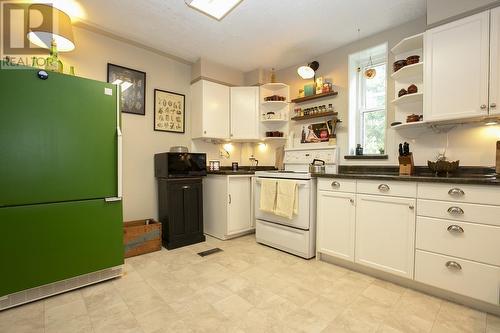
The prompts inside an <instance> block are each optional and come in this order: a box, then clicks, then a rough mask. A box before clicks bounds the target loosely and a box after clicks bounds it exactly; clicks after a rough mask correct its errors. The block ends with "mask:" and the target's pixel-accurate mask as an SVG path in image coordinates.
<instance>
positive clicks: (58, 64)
mask: <svg viewBox="0 0 500 333" xmlns="http://www.w3.org/2000/svg"><path fill="white" fill-rule="evenodd" d="M45 69H46V70H48V71H52V72H59V73H62V72H63V63H62V61H61V60H59V57H58V54H57V44H56V41H55V40H54V39H53V40H52V42H51V43H50V55H49V57H48V58H47V59H46V60H45Z"/></svg>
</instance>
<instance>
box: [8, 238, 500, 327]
mask: <svg viewBox="0 0 500 333" xmlns="http://www.w3.org/2000/svg"><path fill="white" fill-rule="evenodd" d="M214 246H218V247H220V248H222V249H224V252H222V253H217V254H213V255H211V256H208V257H206V258H201V257H199V256H198V255H196V253H197V252H199V251H202V250H206V249H209V248H211V247H214ZM0 332H2V333H4V332H9V333H10V332H30V333H32V332H45V333H52V332H65V333H66V332H71V333H79V332H103V333H113V332H120V333H124V332H144V333H160V332H388V333H397V332H482V333H484V332H487V333H493V332H500V318H498V317H495V316H491V315H487V314H485V313H482V312H479V311H475V310H472V309H469V308H466V307H463V306H459V305H456V304H453V303H450V302H447V301H443V300H440V299H437V298H434V297H430V296H427V295H424V294H421V293H418V292H415V291H412V290H410V289H406V288H402V287H399V286H396V285H394V284H390V283H387V282H384V281H381V280H378V279H375V278H372V277H369V276H366V275H362V274H359V273H356V272H352V271H349V270H347V269H344V268H341V267H338V266H334V265H331V264H328V263H323V262H319V261H316V260H309V261H306V260H303V259H300V258H297V257H294V256H291V255H288V254H285V253H283V252H280V251H277V250H274V249H271V248H268V247H265V246H262V245H258V244H256V243H255V238H254V237H253V236H246V237H242V238H239V239H235V240H231V241H226V242H222V241H218V240H216V239H212V238H210V239H208V240H207V242H205V243H201V244H197V245H194V246H190V247H185V248H182V249H177V250H174V251H166V250H163V251H160V252H156V253H152V254H148V255H144V256H140V257H135V258H131V259H128V260H126V263H125V275H124V277H123V278H120V279H116V280H113V281H108V282H103V283H100V284H97V285H94V286H89V287H86V288H82V289H80V290H76V291H73V292H69V293H66V294H63V295H59V296H55V297H52V298H49V299H45V300H41V301H38V302H35V303H31V304H28V305H24V306H21V307H18V308H15V309H11V310H7V311H3V312H0Z"/></svg>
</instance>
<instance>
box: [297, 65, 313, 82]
mask: <svg viewBox="0 0 500 333" xmlns="http://www.w3.org/2000/svg"><path fill="white" fill-rule="evenodd" d="M297 74H299V76H300V77H301V78H303V79H304V80H307V79H312V78H313V77H314V70H313V69H312V68H311V67H309V66H300V67H299V68H298V69H297Z"/></svg>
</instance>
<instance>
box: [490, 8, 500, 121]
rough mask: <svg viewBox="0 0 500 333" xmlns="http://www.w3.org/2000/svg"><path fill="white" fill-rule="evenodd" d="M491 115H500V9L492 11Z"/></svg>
mask: <svg viewBox="0 0 500 333" xmlns="http://www.w3.org/2000/svg"><path fill="white" fill-rule="evenodd" d="M490 31H491V32H490V105H489V107H490V114H496V115H497V114H500V108H499V107H498V104H499V103H500V100H499V97H500V7H497V8H494V9H492V10H491V26H490Z"/></svg>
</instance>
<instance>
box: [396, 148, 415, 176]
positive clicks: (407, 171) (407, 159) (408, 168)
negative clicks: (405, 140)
mask: <svg viewBox="0 0 500 333" xmlns="http://www.w3.org/2000/svg"><path fill="white" fill-rule="evenodd" d="M414 171H415V164H414V163H413V153H410V155H408V156H399V175H400V176H411V175H413V173H414Z"/></svg>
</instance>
